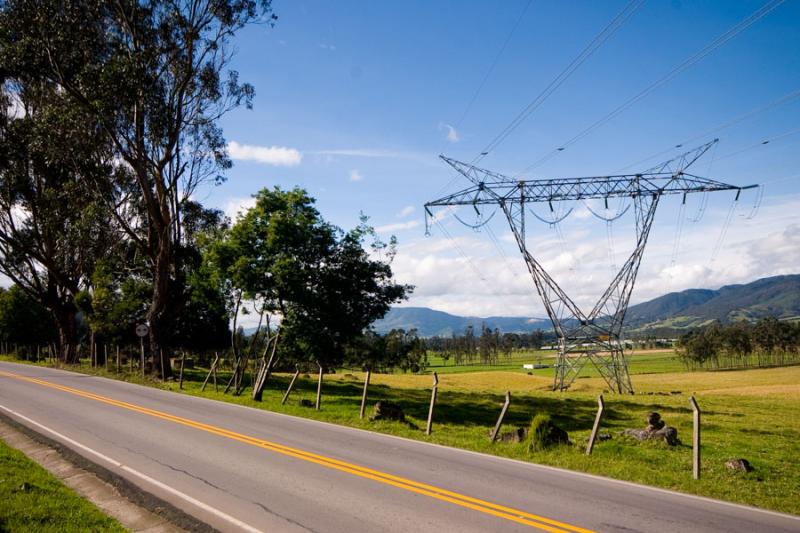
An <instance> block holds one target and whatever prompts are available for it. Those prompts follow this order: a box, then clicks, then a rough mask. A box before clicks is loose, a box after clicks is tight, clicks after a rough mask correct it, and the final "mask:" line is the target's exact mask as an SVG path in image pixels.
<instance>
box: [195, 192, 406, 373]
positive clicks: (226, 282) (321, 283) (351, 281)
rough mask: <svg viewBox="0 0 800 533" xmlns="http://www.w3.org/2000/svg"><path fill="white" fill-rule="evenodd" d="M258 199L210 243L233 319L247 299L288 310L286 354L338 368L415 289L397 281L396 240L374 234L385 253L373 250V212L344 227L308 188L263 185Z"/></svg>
mask: <svg viewBox="0 0 800 533" xmlns="http://www.w3.org/2000/svg"><path fill="white" fill-rule="evenodd" d="M255 200H256V203H255V206H254V207H252V208H251V209H249V210H248V211H247V212H246V213H245V214H244V216H242V217H241V218H240V219H239V220H237V222H236V223H235V224H234V225H233V227H232V228H231V229H230V230H229V231H226V232H223V233H222V234H221V236H220V238H219V239H217V240H216V242H214V243H212V244H211V245H210V246H209V247H208V248H207V250H206V263H207V265H208V268H209V271H210V272H213V274H212V278H213V279H214V280H216V282H217V283H218V285H219V286H220V287H221V290H222V291H223V292H224V293H225V294H226V295H227V298H228V308H229V312H230V313H231V314H232V315H233V316H234V319H235V318H236V314H237V313H236V311H237V310H238V308H239V307H240V305H241V302H242V300H243V299H253V300H256V301H258V302H259V303H260V306H262V307H263V308H264V309H265V310H266V311H267V312H268V313H276V314H279V315H281V317H282V322H281V342H282V346H281V354H282V357H284V360H286V359H290V360H293V361H319V362H320V363H321V364H322V365H323V366H325V367H327V368H331V367H333V366H335V365H337V364H339V363H340V362H341V361H342V359H343V357H344V351H345V347H346V346H347V344H348V343H349V342H350V341H351V340H352V339H355V338H356V337H358V336H359V335H361V333H362V332H363V331H364V330H365V329H366V328H367V327H368V326H369V324H371V323H372V322H373V321H374V320H375V319H376V318H379V317H381V316H383V315H384V314H385V313H386V311H388V309H389V306H390V304H391V303H393V302H396V301H398V300H400V299H402V298H404V297H405V295H406V294H407V293H408V292H409V291H410V287H408V286H405V285H398V284H395V283H393V282H392V271H391V267H390V264H389V262H390V261H391V258H392V257H393V254H394V246H393V244H389V245H385V244H384V243H381V242H380V241H378V240H377V239H373V242H372V243H371V247H372V250H373V252H374V253H375V254H376V255H382V258H381V257H379V258H378V259H375V258H372V257H370V255H369V254H368V253H367V252H366V251H365V249H364V245H365V242H364V241H365V239H366V237H368V236H372V237H375V234H374V231H373V230H372V228H370V227H369V226H368V225H367V224H366V219H362V222H361V224H360V225H359V226H358V227H356V228H355V229H353V230H351V231H349V232H347V233H344V232H342V231H341V230H340V229H338V228H336V227H335V226H333V225H331V224H329V223H327V222H325V221H324V220H323V218H322V216H321V215H320V214H319V212H318V211H317V209H316V208H315V207H314V199H313V198H311V197H310V196H309V195H308V193H306V191H304V190H302V189H297V188H296V189H293V190H290V191H283V190H282V189H280V188H277V187H276V188H274V189H262V190H261V191H259V193H258V194H257V195H256V196H255Z"/></svg>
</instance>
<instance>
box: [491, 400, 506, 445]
mask: <svg viewBox="0 0 800 533" xmlns="http://www.w3.org/2000/svg"><path fill="white" fill-rule="evenodd" d="M509 405H511V391H510V390H507V391H506V401H505V402H504V403H503V408H502V409H501V410H500V416H499V417H497V424H495V425H494V430H493V431H492V435H491V439H492V442H494V441H496V440H497V434H498V433H500V426H502V425H503V419H504V418H505V417H506V411H508V406H509Z"/></svg>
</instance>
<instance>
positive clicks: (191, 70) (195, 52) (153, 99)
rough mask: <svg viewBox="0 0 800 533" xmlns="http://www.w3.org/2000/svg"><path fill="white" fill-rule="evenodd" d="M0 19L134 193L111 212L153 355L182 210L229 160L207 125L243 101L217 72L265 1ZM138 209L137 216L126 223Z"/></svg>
mask: <svg viewBox="0 0 800 533" xmlns="http://www.w3.org/2000/svg"><path fill="white" fill-rule="evenodd" d="M4 17H5V19H4V23H6V24H7V25H9V26H11V27H12V31H10V32H8V35H10V36H11V38H10V39H9V40H10V42H9V43H8V44H9V45H12V46H13V48H14V49H15V50H16V51H17V52H16V56H17V57H20V58H23V59H24V61H25V63H26V64H28V65H29V66H31V67H32V68H33V69H34V70H35V71H36V72H37V73H41V75H42V76H44V77H46V78H47V79H48V80H51V81H53V82H54V83H56V84H58V86H59V88H60V89H61V90H63V92H64V94H65V95H67V96H69V97H70V98H71V99H72V101H73V102H74V103H75V104H76V105H79V106H80V107H81V108H82V109H83V110H84V111H86V112H89V113H91V114H92V115H93V116H94V117H95V118H96V120H97V123H98V124H99V127H100V131H101V132H102V134H103V135H104V136H105V137H106V139H107V140H108V141H109V142H110V143H111V144H112V145H113V147H114V150H115V153H116V156H117V158H118V159H117V162H118V164H119V165H120V166H123V167H125V168H126V169H127V170H128V171H129V172H130V176H131V179H132V183H133V185H134V186H135V189H136V193H137V194H136V197H135V198H133V197H131V198H129V201H127V202H125V201H120V202H117V203H115V204H113V205H111V207H113V208H114V212H115V216H116V219H117V223H118V224H119V225H120V227H121V228H123V230H124V231H125V232H126V233H127V236H128V238H130V239H131V240H132V242H134V243H135V244H136V245H137V247H138V248H139V250H140V252H141V253H142V254H143V255H144V256H145V257H146V258H147V260H148V262H149V265H150V271H151V276H152V290H153V292H152V299H151V302H150V307H149V309H148V313H147V319H148V321H149V324H150V346H151V351H152V353H154V354H157V353H159V351H160V350H161V348H162V347H163V345H164V343H165V342H164V341H165V339H166V337H167V335H168V329H169V319H170V317H171V316H175V315H176V314H177V313H178V312H179V310H180V309H181V307H182V306H183V304H184V303H185V300H183V299H182V297H183V296H185V291H184V288H183V286H184V284H185V277H184V271H183V269H182V268H181V265H180V259H181V258H180V254H179V250H180V248H181V243H182V242H183V239H184V238H185V236H184V224H183V221H182V219H181V206H182V204H183V203H184V202H186V201H187V199H188V198H189V197H190V195H191V194H192V193H193V192H194V191H195V190H196V188H197V187H198V185H200V184H201V183H204V182H207V181H221V180H222V179H223V177H222V174H223V172H224V171H225V170H226V169H228V168H229V167H230V165H231V162H230V160H229V158H228V157H227V154H226V148H225V140H224V138H223V135H222V131H221V129H220V128H219V126H218V124H217V122H218V119H219V118H220V117H221V116H222V115H223V114H224V113H226V112H227V111H229V110H230V109H232V108H235V107H237V106H239V105H242V104H244V105H246V106H248V107H249V106H250V105H251V101H252V98H253V95H254V90H253V87H252V86H251V85H249V84H246V83H240V82H239V79H238V74H237V72H236V71H233V70H229V69H228V65H229V62H230V59H231V57H232V47H231V45H230V41H231V39H232V37H233V36H234V35H235V34H236V32H237V31H239V30H240V29H242V28H243V27H244V26H246V25H248V24H251V23H256V22H267V23H271V22H272V21H273V20H274V18H275V17H274V15H273V14H272V8H271V2H270V0H262V1H260V2H256V1H252V0H228V1H223V0H205V1H203V0H184V1H180V0H148V1H135V0H117V1H113V2H99V1H84V2H62V1H59V0H49V1H43V2H26V1H17V2H9V3H8V5H7V7H6V9H5V10H4ZM137 210H138V211H140V212H141V214H142V215H143V216H130V214H131V211H137ZM157 359H158V358H157ZM162 360H163V358H162ZM161 373H163V374H164V375H168V374H169V367H166V368H161Z"/></svg>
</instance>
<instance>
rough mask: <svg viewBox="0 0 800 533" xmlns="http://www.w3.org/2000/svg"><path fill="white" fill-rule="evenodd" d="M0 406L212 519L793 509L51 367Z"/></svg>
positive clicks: (589, 525)
mask: <svg viewBox="0 0 800 533" xmlns="http://www.w3.org/2000/svg"><path fill="white" fill-rule="evenodd" d="M0 413H3V414H5V415H7V416H9V417H11V418H13V419H15V420H17V421H18V422H20V423H22V424H24V425H26V426H28V427H30V428H31V429H33V430H35V431H37V432H39V433H41V434H43V435H45V436H47V437H50V438H52V439H53V440H57V441H60V442H62V443H63V444H65V445H66V446H68V447H70V448H71V449H73V450H74V451H75V452H77V453H79V454H81V455H83V456H84V457H86V458H87V459H89V460H91V461H93V462H95V463H97V464H99V465H101V466H103V467H105V468H108V469H109V470H112V471H113V472H115V473H117V474H119V475H121V476H123V477H125V478H126V479H128V480H129V481H131V482H132V483H134V484H136V485H137V486H139V487H141V488H142V490H144V491H147V492H149V493H151V494H154V495H156V496H158V497H160V498H162V499H164V500H166V501H168V502H170V503H172V504H173V505H175V506H176V507H178V508H179V509H182V510H183V511H185V512H186V513H188V514H190V515H192V516H195V517H197V518H198V519H200V520H202V521H203V522H206V523H208V524H210V525H212V526H213V527H216V528H218V529H220V530H222V531H257V530H260V531H270V532H272V531H278V532H283V531H318V532H360V531H369V532H373V531H382V532H383V531H403V532H405V531H414V532H422V531H434V532H437V533H442V532H447V531H460V532H468V531H481V532H486V531H492V532H494V531H530V530H533V531H536V530H537V529H538V530H545V531H551V532H583V531H621V532H633V531H648V532H650V531H659V532H661V531H692V532H695V531H697V532H707V531H708V532H710V531H719V532H746V533H755V532H760V531H771V532H773V531H774V532H778V531H794V532H800V518H798V517H792V516H787V515H781V514H778V513H771V512H766V511H760V510H757V509H753V508H748V507H743V506H738V505H732V504H727V503H724V502H718V501H714V500H709V499H705V498H697V497H693V496H686V495H682V494H678V493H674V492H669V491H664V490H659V489H652V488H648V487H643V486H639V485H634V484H630V483H624V482H619V481H614V480H609V479H604V478H600V477H595V476H588V475H585V474H578V473H573V472H568V471H564V470H558V469H554V468H548V467H541V466H537V465H532V464H527V463H522V462H519V461H512V460H507V459H501V458H497V457H491V456H487V455H482V454H476V453H472V452H466V451H461V450H456V449H452V448H446V447H442V446H435V445H430V444H425V443H421V442H415V441H409V440H405V439H400V438H396V437H391V436H386V435H380V434H376V433H370V432H366V431H360V430H355V429H350V428H344V427H339V426H335V425H331V424H325V423H320V422H315V421H311V420H305V419H301V418H295V417H290V416H285V415H280V414H276V413H270V412H265V411H260V410H256V409H249V408H245V407H240V406H235V405H229V404H225V403H221V402H214V401H210V400H204V399H201V398H193V397H189V396H183V395H179V394H175V393H170V392H166V391H160V390H155V389H151V388H147V387H141V386H138V385H132V384H128V383H122V382H117V381H112V380H107V379H102V378H96V377H91V376H85V375H82V374H75V373H71V372H65V371H60V370H53V369H45V368H37V367H31V366H25V365H16V364H12V363H0Z"/></svg>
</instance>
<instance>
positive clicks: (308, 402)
mask: <svg viewBox="0 0 800 533" xmlns="http://www.w3.org/2000/svg"><path fill="white" fill-rule="evenodd" d="M315 405H316V404H315V403H314V402H312V401H311V400H306V399H305V398H303V399H301V400H300V407H314V406H315Z"/></svg>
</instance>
